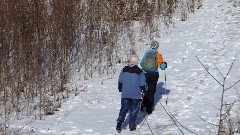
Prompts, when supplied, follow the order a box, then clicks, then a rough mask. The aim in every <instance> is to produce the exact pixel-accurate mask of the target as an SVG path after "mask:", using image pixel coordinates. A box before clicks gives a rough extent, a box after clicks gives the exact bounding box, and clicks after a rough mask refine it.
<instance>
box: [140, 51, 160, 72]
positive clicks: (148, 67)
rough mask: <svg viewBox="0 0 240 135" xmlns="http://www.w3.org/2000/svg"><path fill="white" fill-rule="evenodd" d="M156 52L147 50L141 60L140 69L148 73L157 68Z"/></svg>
mask: <svg viewBox="0 0 240 135" xmlns="http://www.w3.org/2000/svg"><path fill="white" fill-rule="evenodd" d="M156 58H157V54H156V52H151V51H150V52H147V53H146V55H145V57H144V58H143V60H142V65H141V66H142V69H143V70H144V71H146V72H148V73H154V72H155V71H156V70H157V59H156Z"/></svg>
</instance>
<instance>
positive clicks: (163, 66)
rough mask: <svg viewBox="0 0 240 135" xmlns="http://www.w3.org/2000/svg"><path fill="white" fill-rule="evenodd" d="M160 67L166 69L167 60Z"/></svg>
mask: <svg viewBox="0 0 240 135" xmlns="http://www.w3.org/2000/svg"><path fill="white" fill-rule="evenodd" d="M160 68H161V70H165V69H166V68H167V62H163V63H162V64H161V67H160Z"/></svg>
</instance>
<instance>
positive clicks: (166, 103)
mask: <svg viewBox="0 0 240 135" xmlns="http://www.w3.org/2000/svg"><path fill="white" fill-rule="evenodd" d="M166 85H167V71H166V70H165V94H167V89H166V87H167V86H166ZM167 102H168V94H167V99H166V106H167Z"/></svg>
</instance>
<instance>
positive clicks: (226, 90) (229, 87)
mask: <svg viewBox="0 0 240 135" xmlns="http://www.w3.org/2000/svg"><path fill="white" fill-rule="evenodd" d="M239 82H240V80H238V81H237V82H235V83H234V84H233V85H232V86H230V87H228V88H226V89H224V91H227V90H229V89H231V88H232V87H234V86H235V85H236V84H238V83H239Z"/></svg>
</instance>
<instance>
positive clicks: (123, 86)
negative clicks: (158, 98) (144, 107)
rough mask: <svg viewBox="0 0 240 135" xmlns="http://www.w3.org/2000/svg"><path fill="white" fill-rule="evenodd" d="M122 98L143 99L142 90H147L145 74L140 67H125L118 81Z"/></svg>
mask: <svg viewBox="0 0 240 135" xmlns="http://www.w3.org/2000/svg"><path fill="white" fill-rule="evenodd" d="M118 89H119V91H120V92H122V98H131V99H141V90H147V83H146V78H145V74H144V73H143V72H142V70H141V69H140V68H139V67H138V66H136V65H135V66H125V67H124V68H123V69H122V71H121V73H120V75H119V79H118Z"/></svg>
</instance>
